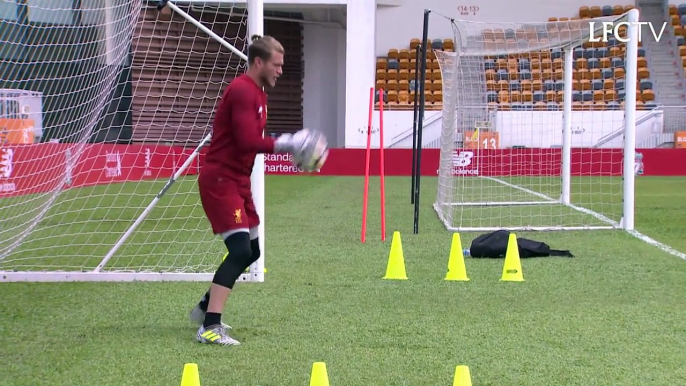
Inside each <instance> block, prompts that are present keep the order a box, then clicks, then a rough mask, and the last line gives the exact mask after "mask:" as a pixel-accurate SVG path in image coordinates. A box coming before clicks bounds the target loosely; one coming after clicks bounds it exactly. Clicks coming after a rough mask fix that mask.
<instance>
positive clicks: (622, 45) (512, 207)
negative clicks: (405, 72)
mask: <svg viewBox="0 0 686 386" xmlns="http://www.w3.org/2000/svg"><path fill="white" fill-rule="evenodd" d="M429 16H431V19H432V23H433V25H434V26H436V25H437V24H442V25H443V26H444V27H445V25H449V26H451V28H452V31H453V34H452V36H433V37H434V38H436V39H429V38H428V36H427V34H426V33H425V34H424V37H423V41H422V43H421V45H422V57H423V58H426V60H425V63H422V71H421V74H420V77H421V81H420V89H419V91H417V92H420V93H421V95H419V97H420V114H421V111H423V109H424V108H425V106H426V105H427V104H428V103H434V104H436V103H441V104H442V114H443V115H442V124H441V129H440V133H436V134H434V135H436V136H437V139H440V141H439V142H440V163H439V170H438V172H437V174H438V180H437V193H436V198H435V201H434V205H433V207H434V210H435V211H436V213H437V215H438V217H439V219H440V220H441V221H442V222H443V224H444V225H445V227H446V228H447V229H449V230H452V231H492V230H497V229H509V230H586V229H626V230H631V229H633V228H634V179H635V170H634V165H635V156H636V154H635V147H636V141H637V137H638V138H639V139H647V138H648V137H649V136H651V135H652V134H653V127H655V126H656V125H658V124H660V122H661V121H660V120H661V114H660V110H659V108H658V106H657V105H656V104H654V94H653V93H652V83H651V81H650V76H649V71H648V68H647V65H646V64H645V63H646V60H647V59H646V54H645V52H644V49H643V48H642V47H639V44H640V43H639V41H638V40H639V38H638V36H639V31H638V28H640V27H639V26H638V24H637V22H638V10H636V9H630V10H628V11H627V12H624V13H622V14H619V15H614V16H604V17H599V18H571V19H563V20H561V21H548V22H540V23H515V22H493V23H491V22H488V23H487V22H474V21H465V20H456V19H452V18H450V17H447V16H443V15H440V14H437V13H434V12H432V11H431V10H426V11H425V27H424V30H425V31H426V30H427V26H426V25H427V24H428V22H429V20H430V18H429ZM592 22H595V23H592ZM603 22H610V23H612V24H613V25H617V23H622V22H623V27H618V29H617V30H618V31H619V34H620V35H619V39H618V38H615V37H610V38H609V41H608V42H604V41H603V39H600V38H599V37H601V36H602V29H603ZM434 28H435V27H434ZM443 29H444V30H445V29H446V28H443ZM591 29H595V30H594V31H593V32H592V31H591ZM448 40H449V41H450V44H446V43H447V41H448ZM444 45H445V46H447V47H454V49H452V48H451V49H445V48H444ZM419 122H420V125H421V119H420V120H419ZM425 130H427V129H426V128H423V127H421V126H420V129H419V131H418V135H419V136H421V135H422V132H423V131H425ZM423 135H424V136H425V137H426V136H427V135H429V132H428V131H427V132H425V133H424V134H423ZM426 139H427V140H428V139H429V138H426ZM418 150H419V151H420V154H421V147H419V148H418ZM418 159H421V157H420V156H419V157H418ZM415 189H416V191H418V190H419V187H418V186H417V187H415ZM417 195H418V193H417ZM415 200H417V199H416V198H415ZM415 205H417V203H416V202H415ZM417 217H418V216H417V213H416V211H415V228H416V227H417V225H416V222H417Z"/></svg>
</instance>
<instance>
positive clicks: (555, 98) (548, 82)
mask: <svg viewBox="0 0 686 386" xmlns="http://www.w3.org/2000/svg"><path fill="white" fill-rule="evenodd" d="M632 8H634V6H633V5H626V6H624V5H591V6H582V7H580V8H579V11H578V15H576V16H574V17H550V18H548V21H551V22H555V21H567V20H579V19H586V18H591V17H602V16H610V15H620V14H622V13H624V12H626V11H628V10H630V9H632ZM669 13H670V18H671V19H670V20H671V24H672V26H673V28H674V30H675V34H676V35H677V44H678V46H679V50H678V52H679V55H680V57H681V61H682V62H681V66H682V67H684V70H685V72H684V73H685V74H686V42H685V39H686V4H683V5H680V6H676V5H670V6H669ZM565 30H567V29H566V27H565V26H564V25H560V26H559V27H556V26H554V25H552V24H551V26H550V28H549V31H550V32H553V31H555V32H558V31H559V32H564V31H565ZM619 32H620V33H622V34H623V33H626V28H623V29H620V31H619ZM482 36H483V39H484V44H485V45H486V46H492V47H497V46H499V45H500V46H505V45H507V44H508V42H509V41H513V42H514V41H515V39H527V38H537V39H539V41H540V38H538V35H537V32H536V31H534V30H531V29H530V30H526V29H520V30H517V31H514V34H513V32H512V31H504V30H502V29H495V30H484V31H483V34H482ZM420 43H421V40H420V39H419V38H413V39H411V40H410V41H409V44H408V45H407V46H405V47H397V48H391V49H389V50H388V52H387V54H386V56H385V57H379V58H377V63H376V88H377V102H378V90H379V89H384V91H385V92H384V103H387V104H389V105H390V106H389V107H390V108H391V109H403V108H407V109H411V108H412V106H413V103H414V100H415V94H416V92H418V91H419V89H420V88H419V86H418V85H416V84H415V73H416V68H417V53H416V49H417V46H418V45H420ZM454 49H455V44H454V41H453V39H450V38H442V39H441V38H438V37H436V38H433V39H429V46H428V50H427V60H426V82H425V84H424V89H425V95H424V96H425V101H426V109H427V110H437V109H441V108H442V103H443V79H442V76H441V70H440V65H439V62H438V61H437V60H436V54H435V51H434V50H444V51H453V50H454ZM625 50H626V49H625V45H624V43H622V42H620V41H617V40H615V39H610V41H609V42H607V43H604V42H586V43H585V44H583V46H582V47H578V48H576V49H575V50H574V52H573V55H574V59H575V60H574V69H573V74H572V78H573V85H572V98H573V108H574V109H592V110H605V109H617V108H621V106H622V105H623V103H624V96H625V93H624V86H625V79H624V77H625V73H626V71H625V67H624V66H625V63H624V54H625ZM637 64H638V76H637V79H636V82H637V92H636V96H637V99H638V100H637V105H638V108H652V107H654V106H655V103H656V95H655V92H654V90H653V83H652V81H651V80H650V69H649V61H648V59H647V58H646V52H645V49H644V48H643V47H642V46H641V44H640V43H639V50H638V63H637ZM484 71H485V81H486V92H487V99H488V104H489V106H497V107H498V109H501V110H503V109H506V110H509V109H512V108H522V107H525V106H530V107H531V108H532V109H534V110H556V109H559V108H561V107H562V106H561V103H562V100H563V97H564V59H563V56H562V51H560V50H544V51H540V52H530V53H527V54H516V55H514V54H513V55H507V56H500V57H493V58H487V59H486V61H485V66H484ZM685 76H686V75H685ZM377 108H378V103H377Z"/></svg>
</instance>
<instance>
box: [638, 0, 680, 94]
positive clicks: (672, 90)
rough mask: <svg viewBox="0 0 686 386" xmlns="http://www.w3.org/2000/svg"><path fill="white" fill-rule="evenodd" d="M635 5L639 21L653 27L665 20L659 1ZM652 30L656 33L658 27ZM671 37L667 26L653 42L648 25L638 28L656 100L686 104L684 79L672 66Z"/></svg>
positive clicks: (649, 0) (642, 2)
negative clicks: (660, 36) (638, 11)
mask: <svg viewBox="0 0 686 386" xmlns="http://www.w3.org/2000/svg"><path fill="white" fill-rule="evenodd" d="M638 8H639V10H640V11H641V14H640V15H641V21H646V22H649V23H651V24H652V25H653V26H654V28H655V29H658V28H659V27H660V26H661V25H662V23H664V22H665V21H666V20H667V18H666V16H667V15H665V9H664V7H663V4H662V0H643V1H640V2H639V4H638ZM656 32H657V33H659V30H657V31H656ZM672 36H673V32H672V31H671V29H670V28H667V29H665V33H664V34H663V36H662V38H661V39H660V41H655V38H654V37H653V32H652V30H651V29H650V26H647V25H644V26H643V27H642V30H641V39H642V42H643V47H644V48H645V50H646V53H647V55H646V56H647V57H648V58H649V60H648V68H649V69H650V77H651V80H652V82H653V91H655V93H656V96H657V100H659V101H660V104H662V105H664V106H683V105H684V104H686V97H685V95H684V82H683V77H681V76H680V75H679V67H677V65H676V64H677V63H678V60H679V57H678V56H677V53H676V52H675V50H674V47H673V44H672V41H671V37H672Z"/></svg>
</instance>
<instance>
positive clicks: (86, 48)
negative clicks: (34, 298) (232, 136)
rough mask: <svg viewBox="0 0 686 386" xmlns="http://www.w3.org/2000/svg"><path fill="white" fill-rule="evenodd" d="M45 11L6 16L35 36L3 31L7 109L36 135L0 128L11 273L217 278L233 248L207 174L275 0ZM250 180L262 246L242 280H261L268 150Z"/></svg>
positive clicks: (0, 260) (1, 100)
mask: <svg viewBox="0 0 686 386" xmlns="http://www.w3.org/2000/svg"><path fill="white" fill-rule="evenodd" d="M18 7H21V5H18ZM38 7H39V8H41V7H42V8H41V9H40V11H41V12H35V13H32V15H40V17H41V18H42V20H38V17H36V20H32V19H31V16H27V15H26V12H25V10H21V9H18V10H17V15H18V17H17V20H0V26H2V27H3V28H4V29H3V30H7V29H11V28H13V27H14V25H18V26H19V27H22V28H28V29H29V31H31V32H32V33H31V34H28V35H27V36H30V38H27V37H26V36H23V34H12V33H9V34H4V36H3V37H2V38H0V41H1V44H2V45H3V48H2V49H0V79H1V81H0V82H1V84H0V86H1V87H0V88H3V89H7V90H9V91H7V90H4V91H6V92H5V93H4V94H3V93H2V92H1V91H2V90H0V107H1V108H0V113H2V114H3V116H2V118H3V119H5V118H16V125H13V126H12V127H14V126H16V127H17V130H20V129H21V127H24V129H22V130H24V131H23V132H24V133H30V134H31V135H28V134H26V135H24V136H23V137H30V139H26V140H19V139H18V138H19V137H20V136H19V135H14V136H13V137H12V138H9V137H10V136H9V135H8V134H7V133H0V156H2V158H0V160H1V162H0V218H2V219H3V226H0V281H209V280H211V278H212V276H213V275H214V271H215V270H216V267H217V266H218V265H219V264H220V263H221V259H222V255H223V254H224V253H225V252H226V250H225V247H224V246H223V244H222V243H221V242H220V240H218V238H217V237H216V236H214V235H212V232H211V228H210V226H209V222H207V220H206V219H205V215H204V212H203V210H202V207H201V204H200V200H199V196H198V194H197V183H196V180H197V178H196V177H197V173H198V171H199V167H200V165H201V162H202V160H201V159H202V157H203V148H204V147H205V146H206V145H207V144H208V143H209V142H210V141H211V138H212V133H211V129H212V121H213V116H214V110H215V108H216V105H217V103H218V101H219V99H220V97H221V94H222V92H223V91H224V89H225V87H226V86H227V85H228V83H229V82H230V81H231V80H232V79H233V78H234V77H236V76H238V75H240V74H242V73H243V72H244V71H245V70H246V68H247V55H246V54H245V53H246V52H247V45H248V44H249V42H250V36H251V35H255V34H257V35H263V34H264V23H263V14H264V9H263V0H247V1H244V2H234V1H230V0H207V1H199V0H162V1H147V0H108V1H105V2H88V3H86V2H83V3H82V4H81V8H79V9H71V10H65V9H61V8H60V7H59V5H57V4H56V5H51V4H47V3H42V4H41V5H38ZM22 15H23V16H22ZM38 23H42V24H38ZM78 31H81V32H83V33H82V34H81V36H80V37H78V36H77V35H78V33H77V32H78ZM30 39H32V40H30ZM37 43H40V44H42V45H43V46H44V47H45V48H40V47H38V48H36V44H37ZM77 45H81V49H76V48H75V47H76V46H77ZM50 47H55V48H52V49H51V48H50ZM60 49H61V50H62V52H60ZM65 51H66V53H65ZM29 65H31V69H28V66H29ZM22 66H24V67H22ZM21 69H23V70H24V71H23V73H21V71H19V70H21ZM17 74H19V75H17ZM65 79H66V80H65ZM20 92H21V93H24V94H27V93H29V92H34V94H36V95H33V94H32V95H29V97H24V96H17V95H19V93H20ZM5 95H9V97H7V98H5ZM22 95H23V94H22ZM15 105H16V106H17V107H16V108H14V107H12V108H14V109H15V110H16V114H14V115H13V116H11V117H10V116H8V115H7V112H8V111H10V110H8V108H6V106H15ZM15 110H12V111H10V112H14V111H15ZM22 125H23V126H22ZM8 138H9V140H8ZM251 184H252V191H253V198H254V201H255V206H256V209H257V211H258V214H259V215H260V218H261V219H262V224H260V227H259V237H260V249H261V252H262V253H261V255H262V256H261V257H260V259H259V260H258V261H257V262H255V263H254V264H253V265H252V266H251V267H249V269H248V270H246V272H245V273H244V274H243V275H241V277H240V278H239V280H240V281H251V282H262V281H264V272H265V269H264V261H265V245H264V242H265V225H264V223H265V210H264V204H265V200H264V184H265V182H264V157H263V156H261V155H258V157H257V159H256V162H255V165H254V169H253V173H252V176H251Z"/></svg>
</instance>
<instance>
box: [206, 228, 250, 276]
mask: <svg viewBox="0 0 686 386" xmlns="http://www.w3.org/2000/svg"><path fill="white" fill-rule="evenodd" d="M224 244H225V245H226V248H227V249H228V250H229V255H228V256H227V257H226V259H224V261H223V262H222V264H221V265H220V266H219V268H218V269H217V272H216V273H215V274H214V278H213V279H212V283H214V284H218V285H220V286H222V287H226V288H233V285H234V284H235V283H236V280H238V278H239V277H240V276H241V274H242V273H243V271H244V270H245V268H246V267H247V266H248V265H249V264H248V265H245V264H246V262H247V261H250V260H251V259H252V254H253V252H252V248H251V247H250V234H249V233H248V232H239V233H234V234H232V235H231V236H229V237H227V238H226V240H224Z"/></svg>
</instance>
